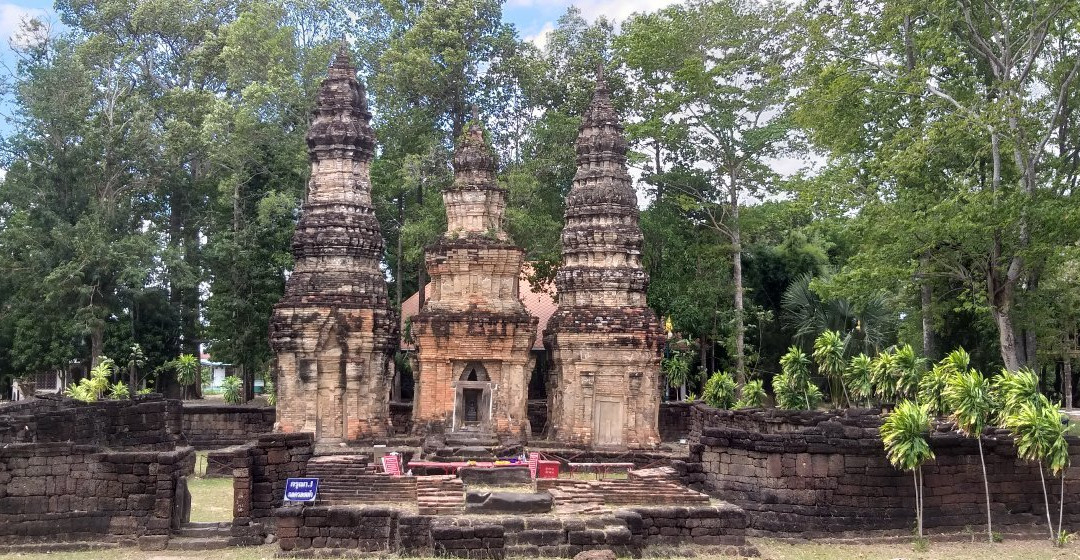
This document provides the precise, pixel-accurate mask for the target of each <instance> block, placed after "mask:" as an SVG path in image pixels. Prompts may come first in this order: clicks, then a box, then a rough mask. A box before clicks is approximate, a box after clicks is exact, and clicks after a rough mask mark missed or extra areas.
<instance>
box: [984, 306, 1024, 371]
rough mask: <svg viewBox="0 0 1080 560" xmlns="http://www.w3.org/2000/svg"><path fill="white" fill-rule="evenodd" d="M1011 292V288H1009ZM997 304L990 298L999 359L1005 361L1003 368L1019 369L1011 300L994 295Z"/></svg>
mask: <svg viewBox="0 0 1080 560" xmlns="http://www.w3.org/2000/svg"><path fill="white" fill-rule="evenodd" d="M1009 292H1011V290H1009ZM994 299H995V300H998V303H997V305H993V303H994V300H991V303H992V305H991V308H990V311H991V313H992V314H993V316H994V324H995V325H997V329H998V343H999V344H1000V345H1001V360H1002V361H1003V362H1004V363H1005V369H1007V370H1009V371H1016V370H1018V369H1020V358H1019V355H1018V354H1017V350H1018V348H1017V346H1016V331H1015V330H1014V329H1013V317H1012V302H1011V301H1001V300H1002V299H1004V298H1001V297H995V298H994ZM1009 299H1010V300H1011V299H1012V298H1011V297H1010V298H1009Z"/></svg>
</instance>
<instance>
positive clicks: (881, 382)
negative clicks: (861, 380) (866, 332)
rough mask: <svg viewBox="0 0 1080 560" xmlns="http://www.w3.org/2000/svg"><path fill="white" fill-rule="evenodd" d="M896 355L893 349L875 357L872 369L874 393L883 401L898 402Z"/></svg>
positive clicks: (871, 379)
mask: <svg viewBox="0 0 1080 560" xmlns="http://www.w3.org/2000/svg"><path fill="white" fill-rule="evenodd" d="M895 362H896V356H895V355H893V352H892V350H885V351H884V352H882V353H880V354H878V355H877V356H875V357H874V361H873V363H872V367H871V369H870V374H871V375H870V381H871V382H872V383H873V385H874V395H875V396H877V398H878V399H880V400H881V401H882V402H890V403H891V402H896V400H897V399H896V395H897V381H898V380H897V378H896V376H895V375H894V370H895V368H894V367H893V364H894V363H895Z"/></svg>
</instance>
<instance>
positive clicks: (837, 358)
mask: <svg viewBox="0 0 1080 560" xmlns="http://www.w3.org/2000/svg"><path fill="white" fill-rule="evenodd" d="M814 361H816V362H817V364H818V372H820V373H821V375H823V376H825V378H826V379H828V380H829V393H830V395H829V397H830V400H832V404H833V407H834V408H835V407H837V406H839V404H840V396H841V392H842V393H843V397H844V401H845V402H847V403H849V404H850V403H851V399H850V397H849V396H848V391H847V385H845V384H844V369H845V368H844V366H845V365H846V364H845V363H844V340H843V338H842V337H841V336H840V333H839V332H837V331H825V332H823V333H821V335H820V336H818V337H817V339H816V340H814Z"/></svg>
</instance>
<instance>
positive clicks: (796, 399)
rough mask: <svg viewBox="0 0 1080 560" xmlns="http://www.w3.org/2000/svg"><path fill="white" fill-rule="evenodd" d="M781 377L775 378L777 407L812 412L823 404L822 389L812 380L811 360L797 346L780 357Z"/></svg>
mask: <svg viewBox="0 0 1080 560" xmlns="http://www.w3.org/2000/svg"><path fill="white" fill-rule="evenodd" d="M780 369H781V373H780V375H777V376H776V377H773V393H774V394H775V395H776V406H778V407H780V408H786V409H789V410H812V409H814V408H817V405H818V404H819V403H820V402H821V398H822V394H821V389H818V386H817V385H816V384H814V383H813V381H812V380H811V379H810V359H809V358H807V357H806V354H805V353H804V352H803V351H802V350H800V349H799V347H797V346H792V347H791V348H788V351H787V353H786V354H784V355H783V356H781V357H780Z"/></svg>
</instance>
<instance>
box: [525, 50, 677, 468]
mask: <svg viewBox="0 0 1080 560" xmlns="http://www.w3.org/2000/svg"><path fill="white" fill-rule="evenodd" d="M627 148H628V145H627V141H626V138H625V136H623V127H622V125H621V124H620V123H619V116H618V115H617V114H616V112H615V107H614V105H612V102H611V94H610V90H608V87H607V83H606V82H605V81H604V77H603V70H602V69H601V70H600V71H598V72H597V77H596V91H595V92H594V93H593V98H592V102H591V103H590V104H589V107H588V109H586V110H585V115H584V119H583V122H582V124H581V128H580V129H579V132H578V139H577V174H576V175H575V176H574V183H573V186H572V187H571V189H570V194H569V196H567V199H566V225H565V226H564V228H563V232H562V246H563V250H562V256H563V259H562V266H561V268H560V269H559V272H558V274H557V276H556V277H555V285H556V287H557V289H558V294H559V308H558V310H557V311H556V312H555V314H554V315H553V316H552V318H551V321H550V322H549V323H548V327H547V330H546V332H545V340H544V344H545V346H547V348H548V349H549V350H550V351H551V360H552V370H551V373H550V376H549V379H550V381H549V387H548V401H549V402H548V410H549V413H548V418H549V419H548V438H549V439H552V440H555V441H560V442H563V443H569V444H574V445H589V446H597V447H607V446H610V447H636V448H642V447H651V446H655V445H657V444H658V443H659V442H660V437H659V432H658V429H657V416H658V414H659V409H660V352H661V349H662V347H663V343H664V334H663V329H662V327H661V325H660V322H659V321H658V320H657V318H656V314H655V313H653V311H652V309H650V308H649V307H648V305H646V303H645V291H646V288H647V286H648V282H649V278H648V275H647V274H646V273H645V270H644V269H643V268H642V265H641V242H642V235H641V228H640V227H639V226H638V207H637V194H636V193H635V192H634V188H633V186H632V185H631V180H630V175H629V174H628V173H627V171H626V151H627Z"/></svg>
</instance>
